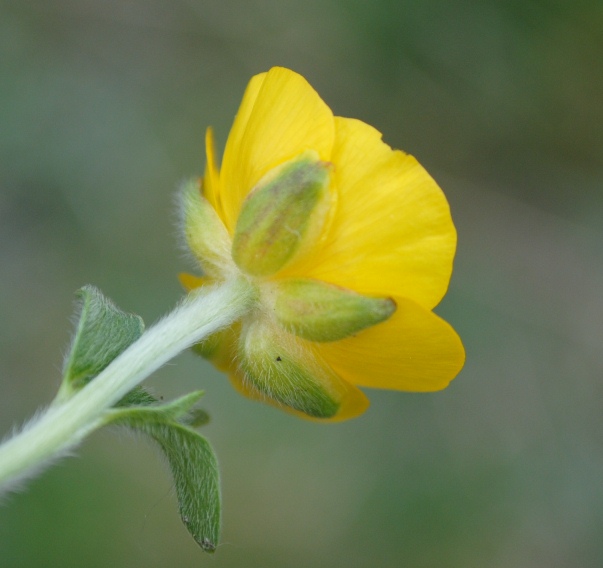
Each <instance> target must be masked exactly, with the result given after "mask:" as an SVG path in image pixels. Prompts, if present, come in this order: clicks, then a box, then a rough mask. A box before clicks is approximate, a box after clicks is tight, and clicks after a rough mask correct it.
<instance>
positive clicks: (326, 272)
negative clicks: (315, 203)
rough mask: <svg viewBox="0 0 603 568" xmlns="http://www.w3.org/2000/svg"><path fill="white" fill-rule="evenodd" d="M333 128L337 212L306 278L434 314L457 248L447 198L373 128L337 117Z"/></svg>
mask: <svg viewBox="0 0 603 568" xmlns="http://www.w3.org/2000/svg"><path fill="white" fill-rule="evenodd" d="M335 125H336V139H335V146H334V148H333V154H332V162H333V164H334V178H335V184H336V187H337V190H338V202H337V211H336V213H335V216H334V219H333V221H332V224H331V228H330V232H329V234H328V235H327V237H326V240H325V242H324V245H323V247H322V248H321V249H320V250H319V251H317V252H316V254H315V255H314V257H313V259H312V263H306V265H305V266H304V267H303V274H300V276H304V277H307V278H316V279H318V280H325V281H327V282H330V283H332V284H337V285H339V286H343V287H346V288H351V289H353V290H355V291H356V292H359V293H361V294H368V295H386V296H387V295H393V296H402V297H405V298H410V299H412V300H414V301H416V302H417V303H419V304H421V305H422V306H424V307H426V308H432V307H433V306H435V305H436V304H437V303H438V302H439V301H440V299H441V298H442V296H443V295H444V293H445V292H446V289H447V287H448V282H449V280H450V274H451V272H452V260H453V257H454V252H455V248H456V231H455V229H454V225H453V224H452V219H451V217H450V210H449V207H448V203H447V201H446V198H445V197H444V194H443V193H442V191H441V190H440V188H439V187H438V185H437V184H436V183H435V181H434V180H433V179H432V178H431V177H430V176H429V174H428V173H427V172H426V171H425V170H424V169H423V167H422V166H421V165H420V164H419V163H418V162H417V161H416V160H415V158H413V157H412V156H409V155H407V154H404V153H403V152H401V151H393V150H392V149H391V148H390V147H389V146H388V145H386V144H385V143H384V142H382V141H381V134H380V133H379V132H378V131H377V130H375V129H374V128H372V127H371V126H368V125H367V124H364V123H363V122H360V121H358V120H353V119H346V118H339V117H336V118H335ZM296 269H297V270H298V271H299V267H297V268H296ZM289 276H291V275H290V274H289Z"/></svg>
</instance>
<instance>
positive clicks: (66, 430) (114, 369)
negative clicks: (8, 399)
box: [0, 280, 252, 491]
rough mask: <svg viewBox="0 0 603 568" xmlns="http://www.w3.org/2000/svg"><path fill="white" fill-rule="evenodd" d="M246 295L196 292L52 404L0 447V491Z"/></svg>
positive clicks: (223, 289) (241, 306) (230, 313)
mask: <svg viewBox="0 0 603 568" xmlns="http://www.w3.org/2000/svg"><path fill="white" fill-rule="evenodd" d="M251 295H252V291H251V290H250V288H249V286H248V285H245V283H244V282H242V281H238V280H233V281H231V282H227V283H225V284H223V285H221V286H220V287H215V288H210V289H209V290H207V291H206V290H205V289H201V290H199V291H196V292H193V293H191V294H189V297H188V298H187V299H186V300H185V301H184V302H183V303H182V304H181V305H180V306H178V307H177V308H176V309H175V310H174V311H173V312H171V313H170V314H169V315H167V316H166V317H165V318H164V319H162V320H160V321H159V322H158V323H156V324H155V325H154V326H153V327H151V328H149V329H148V330H147V331H146V332H145V333H144V334H143V335H142V336H141V337H140V338H139V339H138V340H137V341H136V342H135V343H133V344H132V345H131V346H130V347H128V349H126V350H125V351H124V352H123V353H122V354H121V355H119V356H118V357H117V358H116V359H115V360H114V361H113V362H112V363H111V364H110V365H109V366H108V367H107V368H106V369H105V370H104V371H102V372H101V373H100V374H99V375H98V376H97V377H96V378H95V379H94V380H93V381H91V382H90V383H88V384H87V385H86V386H85V387H84V388H83V389H81V390H80V391H79V392H77V393H76V394H74V395H73V396H72V397H71V398H69V399H68V400H66V401H63V402H61V403H59V404H53V405H52V406H51V407H49V408H48V409H47V410H46V411H44V412H43V413H42V414H40V415H39V416H37V417H35V418H34V419H32V421H31V422H30V423H29V424H27V425H26V426H25V427H24V429H23V430H22V431H21V432H19V433H17V434H16V435H14V436H13V437H12V438H9V439H8V440H6V441H5V442H4V443H3V444H2V445H1V446H0V491H2V490H6V489H10V488H11V487H14V486H15V485H18V484H19V483H20V482H22V481H23V480H24V479H27V478H29V477H32V476H33V475H35V474H36V473H37V472H38V471H40V470H41V469H42V468H43V467H44V466H45V465H47V464H48V463H49V462H51V461H52V460H53V459H56V458H58V457H61V456H63V455H65V454H66V453H68V452H69V450H71V449H72V448H74V447H75V446H76V445H77V444H78V443H79V442H80V441H81V440H82V439H83V438H84V437H86V436H87V435H88V434H89V433H91V432H92V431H93V430H94V429H95V428H97V427H99V426H100V425H101V423H102V418H103V414H104V412H105V411H106V410H107V409H108V408H110V407H111V406H113V405H114V404H115V403H116V402H117V401H119V400H120V399H121V398H122V397H123V396H124V395H125V394H126V393H127V392H128V391H130V390H131V389H132V388H134V387H135V386H136V385H138V384H140V383H141V382H142V381H143V380H144V379H145V378H146V377H148V376H149V375H150V374H151V373H153V372H154V371H156V370H157V369H158V368H159V367H161V366H162V365H164V364H165V363H167V362H168V361H169V360H170V359H172V358H173V357H175V356H176V355H178V353H180V352H182V351H183V350H185V349H187V348H188V347H190V346H191V345H193V344H195V343H197V342H199V341H201V340H202V339H204V338H205V337H207V336H209V335H211V334H212V333H214V332H215V331H217V330H219V329H221V328H223V327H225V326H227V325H229V324H231V323H232V322H233V321H235V320H236V319H238V318H240V317H241V316H242V315H243V314H244V313H245V312H246V311H247V310H248V309H249V307H250V305H251V300H252V298H251Z"/></svg>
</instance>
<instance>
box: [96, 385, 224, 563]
mask: <svg viewBox="0 0 603 568" xmlns="http://www.w3.org/2000/svg"><path fill="white" fill-rule="evenodd" d="M202 395H203V393H202V392H201V391H196V392H193V393H190V394H188V395H185V396H183V397H181V398H179V399H177V400H175V401H172V402H170V403H168V404H164V405H161V406H152V407H149V406H144V407H132V406H130V407H127V408H115V409H111V410H109V411H108V412H107V415H106V418H105V423H107V424H109V423H111V424H118V425H123V426H128V427H130V428H133V429H134V430H137V431H139V432H144V433H145V434H147V435H149V436H150V437H151V438H153V439H154V440H155V441H156V442H157V443H158V444H159V446H160V447H161V449H162V450H163V452H164V454H165V456H166V458H167V460H168V463H169V465H170V469H171V471H172V475H173V477H174V484H175V486H176V495H177V498H178V504H179V510H180V517H181V518H182V522H183V523H184V525H185V526H186V528H187V529H188V531H189V533H190V534H191V535H192V537H193V538H194V539H195V541H196V542H197V543H198V544H199V546H201V548H202V549H203V550H204V551H206V552H214V551H215V549H216V546H217V543H218V538H219V534H220V515H221V498H220V475H219V471H218V464H217V461H216V457H215V455H214V452H213V450H212V448H211V446H210V445H209V443H208V442H207V440H206V439H205V438H203V437H202V436H200V435H199V434H198V433H197V432H195V431H194V430H192V429H191V428H190V427H189V426H187V425H186V424H183V423H181V422H177V420H183V421H185V422H188V420H189V417H190V416H191V415H192V416H194V414H195V412H194V410H193V411H191V409H192V407H193V405H194V404H195V403H196V402H197V401H198V400H199V399H200V398H201V396H202Z"/></svg>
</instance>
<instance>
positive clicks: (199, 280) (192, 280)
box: [178, 272, 211, 292]
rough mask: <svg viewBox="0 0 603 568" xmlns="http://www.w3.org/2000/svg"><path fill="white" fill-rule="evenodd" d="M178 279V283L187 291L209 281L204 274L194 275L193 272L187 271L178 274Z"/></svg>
mask: <svg viewBox="0 0 603 568" xmlns="http://www.w3.org/2000/svg"><path fill="white" fill-rule="evenodd" d="M178 280H179V281H180V284H182V287H183V288H184V289H185V290H187V291H188V292H190V291H191V290H194V289H195V288H201V286H205V285H206V284H209V283H210V282H211V280H210V279H209V278H207V277H206V276H195V275H194V274H188V273H187V272H181V273H180V274H178Z"/></svg>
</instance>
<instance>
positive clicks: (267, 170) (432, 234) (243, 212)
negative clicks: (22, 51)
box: [182, 67, 464, 420]
mask: <svg viewBox="0 0 603 568" xmlns="http://www.w3.org/2000/svg"><path fill="white" fill-rule="evenodd" d="M206 152H207V166H206V170H205V175H204V177H203V180H202V182H200V183H199V182H192V183H191V184H188V186H187V188H186V189H185V191H184V192H183V221H184V229H185V234H186V238H187V242H188V245H189V247H190V249H191V250H192V252H193V253H194V254H195V256H196V257H197V259H198V260H199V262H200V264H201V267H202V269H203V272H204V276H203V277H201V278H197V277H193V276H189V275H184V276H183V277H182V281H183V283H184V284H185V286H187V287H188V288H194V287H198V286H200V285H205V284H208V283H217V282H220V281H225V280H227V279H231V278H243V279H246V281H247V282H248V284H249V286H251V287H253V288H254V289H255V291H256V298H257V301H256V305H255V307H254V308H253V309H252V310H251V311H250V312H249V313H248V314H247V315H246V316H245V317H244V318H243V320H241V321H239V322H237V323H236V324H235V325H233V326H232V327H231V328H228V329H226V330H223V331H221V332H219V333H218V334H216V335H215V336H213V337H211V338H210V339H209V340H208V341H206V342H205V343H203V344H201V345H199V346H198V348H197V350H198V351H199V352H200V353H201V354H203V355H204V356H206V357H207V358H209V359H210V360H211V361H213V362H214V364H215V365H216V366H217V367H218V368H219V369H222V370H225V371H226V372H227V373H228V375H229V377H230V379H231V381H232V382H233V384H234V386H235V387H236V388H237V389H238V390H239V391H240V392H242V393H243V394H245V395H246V396H249V397H251V398H253V399H257V400H264V401H266V402H269V403H271V404H274V405H276V406H279V407H281V408H284V409H286V410H288V411H290V412H293V413H295V414H298V415H301V416H304V417H309V418H314V419H319V420H342V419H347V418H351V417H354V416H357V415H359V414H361V413H362V412H364V410H366V408H367V406H368V400H367V398H366V396H365V395H364V393H363V392H362V391H361V390H360V389H359V388H358V387H359V386H361V387H371V388H385V389H395V390H405V391H434V390H439V389H442V388H444V387H446V386H447V385H448V383H449V382H450V381H451V380H452V379H453V378H454V377H455V376H456V374H457V373H458V372H459V370H460V369H461V367H462V365H463V362H464V351H463V346H462V344H461V341H460V339H459V338H458V336H457V334H456V333H455V331H454V330H453V329H452V328H451V327H450V326H449V325H448V324H447V323H446V322H445V321H443V320H442V319H440V318H439V317H438V316H436V315H435V314H434V313H433V312H432V311H431V310H432V309H433V308H434V306H436V305H437V304H438V302H439V301H440V300H441V298H442V296H443V295H444V293H445V292H446V289H447V287H448V283H449V280H450V275H451V272H452V262H453V258H454V253H455V248H456V232H455V229H454V225H453V223H452V219H451V216H450V210H449V207H448V203H447V201H446V198H445V197H444V195H443V193H442V191H441V190H440V188H439V187H438V186H437V184H436V183H435V181H434V180H433V179H432V178H431V177H430V176H429V174H427V172H426V171H425V170H424V169H423V168H422V167H421V165H420V164H419V163H418V162H417V161H416V160H415V159H414V158H413V157H412V156H409V155H407V154H405V153H403V152H401V151H399V150H392V149H391V148H390V147H389V146H388V145H386V144H385V143H384V142H383V141H382V140H381V134H380V133H379V132H378V131H377V130H375V129H374V128H372V127H371V126H368V125H367V124H365V123H363V122H360V121H359V120H354V119H349V118H341V117H337V116H333V113H332V112H331V110H330V109H329V107H327V105H326V104H325V103H324V102H323V101H322V99H321V98H320V97H319V96H318V94H317V93H316V91H314V90H313V89H312V87H311V86H310V85H309V84H308V83H307V82H306V80H305V79H304V78H303V77H301V76H300V75H298V74H296V73H294V72H293V71H290V70H288V69H284V68H278V67H276V68H273V69H271V70H270V71H268V72H267V73H262V74H260V75H256V76H255V77H253V78H252V79H251V81H250V83H249V85H248V87H247V90H246V91H245V95H244V97H243V102H242V103H241V107H240V108H239V112H238V113H237V116H236V118H235V121H234V124H233V126H232V130H231V131H230V135H229V137H228V141H227V143H226V149H225V151H224V157H223V160H222V166H221V168H220V169H218V167H217V165H216V158H215V150H214V142H213V136H212V132H211V130H208V132H207V136H206Z"/></svg>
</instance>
